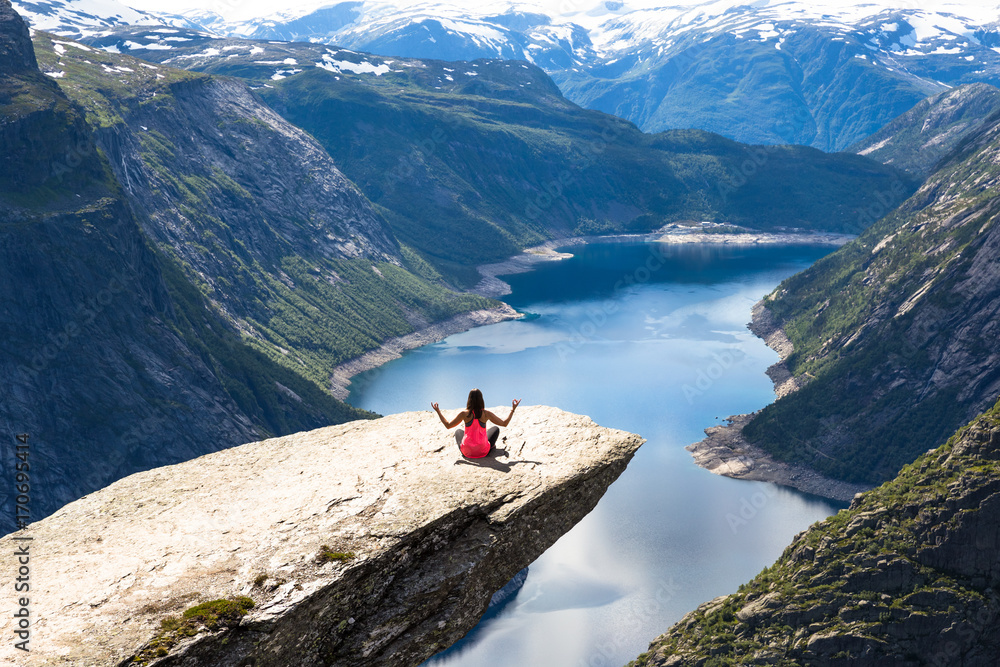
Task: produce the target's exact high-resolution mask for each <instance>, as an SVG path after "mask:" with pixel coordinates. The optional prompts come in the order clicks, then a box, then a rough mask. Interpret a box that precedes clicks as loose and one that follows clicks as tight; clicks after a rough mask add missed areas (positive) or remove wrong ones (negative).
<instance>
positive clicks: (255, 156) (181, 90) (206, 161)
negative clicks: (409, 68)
mask: <svg viewBox="0 0 1000 667" xmlns="http://www.w3.org/2000/svg"><path fill="white" fill-rule="evenodd" d="M157 34H161V33H157ZM168 34H169V33H168ZM35 43H36V47H37V49H38V53H39V59H40V61H41V63H42V67H43V69H45V70H46V71H47V72H48V73H50V74H51V75H52V76H58V81H59V82H60V85H61V86H62V87H63V88H64V89H65V90H66V92H67V94H68V95H70V96H71V97H72V98H73V99H74V100H76V101H77V102H78V103H79V104H81V105H82V106H83V107H84V108H86V109H87V113H88V118H89V120H90V121H91V123H92V124H93V125H94V126H95V127H96V128H97V132H96V138H97V142H98V144H99V146H100V147H101V148H102V150H103V151H104V152H105V153H106V154H107V156H108V158H109V159H110V161H111V165H112V169H113V170H114V173H115V175H116V176H117V177H118V179H119V181H120V182H121V183H122V184H123V186H124V189H125V192H126V195H127V196H128V198H129V200H130V201H131V202H132V205H133V208H134V209H135V210H136V212H137V213H138V216H139V221H140V223H141V224H142V226H143V229H144V230H145V232H146V234H147V235H148V236H149V238H150V239H151V240H152V241H153V242H154V243H155V244H156V246H157V247H158V248H159V249H160V250H161V251H162V252H164V253H166V254H168V255H169V256H171V257H173V258H175V259H177V260H178V262H179V263H180V265H181V266H182V267H183V268H184V271H185V275H186V277H187V279H188V280H190V281H191V282H193V283H195V284H197V285H198V286H199V288H200V289H201V291H202V292H203V293H204V294H205V295H206V297H207V298H208V299H209V300H210V301H211V302H212V303H213V304H214V305H215V306H216V307H217V308H218V309H219V310H220V311H221V312H222V313H223V314H224V315H225V316H226V318H227V319H229V320H230V322H231V323H232V325H233V326H234V327H235V328H236V329H237V330H239V331H240V332H241V333H242V334H243V335H244V336H245V337H246V339H247V341H248V343H249V344H250V345H251V346H253V347H254V348H256V349H258V350H260V351H261V352H263V353H264V354H266V355H267V356H269V357H270V358H272V359H273V360H275V361H277V362H278V363H280V364H283V365H286V366H288V367H289V368H291V369H293V370H295V371H296V372H298V373H301V374H303V375H305V376H306V377H308V378H310V379H312V380H313V381H314V382H315V383H316V384H317V385H318V386H321V387H326V386H328V381H329V378H330V374H331V372H332V369H333V367H334V366H336V365H337V364H338V363H341V362H343V361H347V360H349V359H353V358H355V357H357V356H360V355H361V354H363V353H364V352H366V351H367V350H370V349H372V348H374V347H377V346H378V345H379V344H380V343H381V342H382V341H383V340H386V339H388V338H392V337H395V336H400V335H404V334H407V333H410V332H412V331H413V330H414V329H415V328H417V327H420V326H424V325H426V324H427V323H429V322H434V321H438V320H441V319H444V318H447V317H449V316H451V315H454V314H456V313H459V312H465V311H467V310H473V309H476V308H481V307H490V306H495V305H496V304H495V303H493V302H490V301H488V300H486V299H482V298H480V297H475V296H459V295H455V294H453V293H452V292H449V291H448V290H446V289H444V288H443V287H441V286H439V285H437V284H435V283H432V282H430V281H429V280H426V279H424V278H421V277H419V276H417V275H415V274H414V273H412V272H411V271H408V270H407V269H406V268H405V267H404V265H405V264H407V261H406V259H405V257H404V256H405V255H407V254H411V255H412V253H409V252H408V251H407V250H405V249H401V248H400V247H399V245H398V243H397V242H396V239H395V238H394V237H393V234H392V232H391V231H390V230H389V228H388V227H387V226H386V223H385V221H384V220H383V219H382V217H381V216H380V215H379V214H378V213H376V212H375V211H374V210H373V209H372V207H371V204H370V203H369V202H368V201H367V200H366V199H365V198H364V197H363V196H362V195H361V193H360V192H358V190H357V188H355V186H354V185H353V184H352V183H350V182H349V181H348V180H347V179H346V178H345V177H344V176H343V174H341V172H340V171H339V169H338V168H337V165H336V164H335V163H334V161H333V160H332V159H331V158H330V156H329V155H328V154H327V153H326V151H325V150H324V149H323V148H322V147H320V146H319V145H318V144H317V143H316V142H315V141H314V140H313V139H312V138H311V137H310V136H309V135H307V134H306V133H305V132H303V131H302V130H300V129H298V128H296V127H294V126H292V125H290V124H289V123H288V122H286V121H285V120H284V119H282V118H281V117H280V116H278V115H277V114H276V113H274V112H273V111H272V110H271V109H269V108H268V107H267V106H265V105H264V104H262V103H261V102H260V100H259V99H258V98H257V97H256V96H255V95H254V94H253V93H252V92H251V91H250V90H249V89H248V88H247V87H246V85H244V84H243V83H241V82H239V81H236V80H233V79H225V78H217V77H211V76H206V75H202V74H192V73H189V72H186V71H183V70H177V69H174V68H169V67H162V66H156V65H151V64H149V63H143V62H141V61H138V60H136V59H135V58H131V57H129V56H125V55H118V54H112V53H107V52H105V51H101V50H96V49H93V48H91V47H87V46H84V45H82V44H76V43H72V42H65V41H61V40H53V39H51V38H50V37H49V36H47V35H46V34H45V33H41V32H39V33H37V34H36V36H35ZM416 266H417V267H418V270H421V269H420V266H419V263H417V264H416ZM425 273H427V275H428V276H429V277H431V278H432V279H433V278H434V275H433V273H432V272H431V273H428V272H426V271H425Z"/></svg>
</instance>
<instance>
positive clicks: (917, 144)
mask: <svg viewBox="0 0 1000 667" xmlns="http://www.w3.org/2000/svg"><path fill="white" fill-rule="evenodd" d="M997 111H1000V89H997V88H995V87H994V86H990V85H988V84H984V83H973V84H968V85H965V86H959V87H957V88H953V89H951V90H948V91H945V92H943V93H940V94H938V95H934V96H933V97H930V98H928V99H926V100H924V101H922V102H920V103H919V104H917V105H916V106H915V107H914V108H913V109H911V110H910V111H907V112H906V113H905V114H903V115H902V116H900V117H899V118H896V119H895V120H893V121H892V122H891V123H889V124H888V125H886V126H885V127H884V128H882V129H881V130H879V131H878V132H876V133H875V134H873V135H872V136H870V137H867V138H866V139H863V140H862V141H859V142H858V143H856V144H854V145H852V146H850V147H849V148H848V149H847V150H849V151H851V152H852V153H858V154H860V155H867V156H868V157H871V158H874V159H876V160H878V161H879V162H882V163H884V164H891V165H893V166H894V167H898V168H900V169H904V170H906V171H909V172H911V173H913V174H917V175H919V176H924V177H926V176H929V175H930V173H931V172H932V171H933V169H934V167H935V165H936V164H937V163H938V161H940V160H941V159H942V158H943V157H945V156H946V155H948V154H949V153H951V152H952V151H953V150H954V149H955V148H956V147H957V146H958V145H959V144H960V143H962V141H963V140H964V139H965V138H966V137H967V136H969V135H970V134H974V133H975V132H977V131H979V130H981V129H982V127H983V125H984V124H985V123H986V121H987V120H988V119H989V118H990V117H991V116H992V115H994V114H995V113H996V112H997Z"/></svg>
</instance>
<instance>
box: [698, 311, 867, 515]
mask: <svg viewBox="0 0 1000 667" xmlns="http://www.w3.org/2000/svg"><path fill="white" fill-rule="evenodd" d="M749 328H750V331H752V332H753V333H754V334H755V335H756V336H758V337H760V338H762V339H764V342H765V343H767V346H768V347H770V348H771V349H772V350H774V351H775V352H777V353H778V355H779V356H780V357H781V359H780V360H779V361H778V363H776V364H774V365H773V366H771V367H770V368H768V369H767V375H768V377H769V378H771V381H772V382H774V391H775V394H777V397H778V398H781V397H782V396H786V395H788V394H790V393H792V392H793V391H796V390H798V389H799V388H800V387H802V386H804V385H805V384H806V382H807V381H808V379H805V378H801V377H799V378H797V377H794V376H793V375H792V373H791V372H790V371H789V370H788V368H787V367H786V366H785V359H787V358H788V356H789V355H790V354H791V353H792V349H793V345H792V342H791V341H790V340H789V339H788V336H786V335H785V332H784V331H782V330H781V327H780V326H778V323H777V322H776V321H775V319H774V316H773V315H772V314H771V312H770V311H769V310H768V309H767V308H766V307H765V306H764V302H763V301H759V302H757V304H756V305H754V307H753V319H752V321H751V322H750V324H749ZM754 414H756V413H752V414H748V415H734V416H732V417H729V418H728V419H727V420H726V422H727V423H726V425H724V426H713V427H711V428H707V429H705V435H706V436H707V437H706V438H705V439H704V440H701V441H699V442H696V443H694V444H691V445H688V446H687V448H686V449H687V450H688V451H689V452H691V456H693V457H694V462H695V463H696V464H698V465H699V466H701V467H702V468H705V469H706V470H709V471H711V472H714V473H715V474H717V475H725V476H726V477H734V478H736V479H749V480H755V481H760V482H774V483H776V484H781V485H783V486H790V487H792V488H795V489H798V490H799V491H804V492H805V493H812V494H815V495H817V496H823V497H824V498H832V499H834V500H839V501H843V502H848V501H850V500H851V499H852V498H854V496H855V494H858V493H861V492H862V491H867V490H868V489H870V488H872V487H871V486H870V485H865V484H852V483H849V482H842V481H840V480H836V479H831V478H829V477H825V476H823V475H821V474H820V473H818V472H816V471H815V470H813V469H812V468H810V467H808V466H805V465H802V464H792V463H786V462H784V461H779V460H777V459H775V458H773V457H772V456H771V455H770V454H768V453H767V452H765V451H764V450H762V449H760V448H759V447H756V446H755V445H752V444H750V443H749V442H747V440H746V438H744V437H743V427H744V426H746V424H747V423H749V421H750V420H751V419H752V418H753V416H754Z"/></svg>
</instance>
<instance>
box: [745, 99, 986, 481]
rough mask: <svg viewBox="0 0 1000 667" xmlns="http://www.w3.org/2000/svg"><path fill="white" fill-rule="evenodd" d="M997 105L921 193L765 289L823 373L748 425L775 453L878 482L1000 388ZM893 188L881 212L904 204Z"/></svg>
mask: <svg viewBox="0 0 1000 667" xmlns="http://www.w3.org/2000/svg"><path fill="white" fill-rule="evenodd" d="M998 160H1000V114H994V115H993V116H991V117H990V118H987V119H986V120H985V121H983V123H982V127H981V128H980V129H979V130H978V131H975V132H972V133H970V134H968V136H967V137H966V138H965V140H964V141H963V142H961V144H960V145H959V146H958V147H957V148H956V150H955V151H954V152H953V153H952V154H951V156H950V157H949V158H948V159H946V160H944V161H943V162H942V163H941V164H940V165H939V167H938V169H937V171H935V173H934V174H933V175H932V176H931V177H930V178H928V180H927V181H926V182H925V183H924V185H923V186H922V187H921V188H920V190H918V192H917V193H916V194H915V195H913V196H912V197H911V198H909V199H907V200H906V201H904V202H900V204H901V205H900V206H899V208H898V209H896V210H895V211H893V212H892V213H891V214H890V215H887V216H885V217H884V218H882V219H881V220H880V221H879V222H878V223H877V224H875V225H874V226H873V227H871V228H870V229H869V230H868V231H867V232H865V233H864V234H863V235H862V236H861V237H859V238H858V239H857V240H856V241H854V242H852V243H850V244H848V245H846V246H844V247H843V248H841V249H840V250H838V251H837V252H835V253H833V254H831V255H829V256H827V257H825V258H823V259H822V260H820V261H819V262H817V263H816V264H815V265H813V266H812V267H810V268H809V269H807V270H806V271H803V272H802V273H799V274H797V275H795V276H793V277H791V278H789V279H788V280H786V281H785V282H783V283H782V284H781V285H780V286H779V287H778V288H777V289H776V290H775V291H774V292H773V293H772V294H770V295H768V296H767V297H766V298H765V300H764V306H765V307H766V309H767V310H768V311H770V313H771V314H772V315H773V316H774V320H775V323H776V324H777V325H778V326H779V327H780V328H781V329H783V330H784V332H785V334H786V335H787V336H788V338H789V339H790V340H791V342H792V343H793V344H794V351H793V352H792V353H791V355H790V356H789V357H788V358H787V360H786V361H785V365H786V367H787V368H788V370H789V371H790V372H791V373H792V374H793V375H794V376H796V377H812V378H813V379H811V380H810V381H809V382H808V383H807V384H806V385H805V386H803V387H802V388H801V389H799V390H798V391H796V392H794V393H792V394H790V395H788V396H785V397H783V398H780V399H778V400H777V401H775V403H773V404H772V405H770V406H768V407H766V408H765V409H763V410H762V411H761V412H759V413H758V414H757V415H756V416H755V417H754V418H753V420H752V421H751V422H750V423H748V424H747V425H746V426H745V427H744V428H743V435H744V436H746V438H747V439H748V440H749V441H750V442H751V443H752V444H754V445H757V446H759V447H761V448H763V449H765V450H767V451H768V452H770V453H771V454H773V455H775V456H776V457H778V458H780V459H783V460H787V461H790V462H795V463H804V464H806V465H809V466H812V467H814V468H816V469H817V470H819V471H820V472H822V473H824V474H826V475H828V476H832V477H835V478H838V479H842V480H845V481H851V482H859V483H871V484H877V483H881V482H883V481H885V480H887V479H891V478H892V477H893V476H894V475H895V474H896V472H897V471H898V470H899V469H900V467H902V466H903V465H904V464H906V463H909V462H911V461H912V460H913V459H914V458H916V456H917V455H919V454H920V453H922V452H924V451H926V450H927V449H928V448H929V447H932V446H934V445H935V443H938V442H940V441H941V440H943V439H944V438H946V437H947V436H948V434H950V433H952V432H954V430H955V429H957V428H958V427H959V426H961V425H962V424H964V423H967V422H968V421H969V420H970V419H971V418H972V417H973V416H975V415H976V414H978V413H980V412H982V411H983V410H984V409H986V408H987V407H989V405H991V404H992V402H993V401H994V400H995V399H996V396H997V395H998V394H1000V371H998V369H1000V331H998V326H1000V280H998V278H1000V271H998V268H997V267H998V266H1000V264H998V260H1000V224H998V220H1000V198H998V197H997V193H998V192H1000V175H998V173H997V169H996V164H997V161H998ZM894 199H895V196H894V195H893V193H892V192H891V191H887V192H886V193H885V197H884V200H885V201H884V204H880V205H879V206H878V207H876V208H875V209H873V210H872V214H873V215H876V214H877V215H881V214H882V213H885V212H887V211H889V210H891V209H892V208H893V207H894V206H896V202H895V201H894Z"/></svg>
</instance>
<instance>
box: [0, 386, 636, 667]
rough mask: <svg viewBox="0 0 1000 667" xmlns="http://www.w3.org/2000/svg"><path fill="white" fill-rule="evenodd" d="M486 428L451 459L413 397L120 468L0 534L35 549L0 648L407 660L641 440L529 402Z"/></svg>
mask: <svg viewBox="0 0 1000 667" xmlns="http://www.w3.org/2000/svg"><path fill="white" fill-rule="evenodd" d="M502 435H503V436H505V441H502V442H500V443H498V445H499V448H500V451H499V453H498V454H497V455H496V456H493V457H488V458H486V459H481V460H479V461H469V460H465V459H463V458H462V457H461V456H460V454H459V452H458V449H457V448H456V446H455V441H454V438H453V436H452V432H449V431H446V430H445V429H444V428H443V427H442V426H441V424H440V422H439V421H438V419H437V417H436V416H435V415H434V414H433V413H432V412H430V411H426V412H411V413H403V414H398V415H393V416H389V417H384V418H382V419H377V420H373V421H354V422H349V423H347V424H341V425H337V426H330V427H327V428H323V429H318V430H315V431H310V432H305V433H298V434H294V435H290V436H285V437H282V438H274V439H271V440H265V441H262V442H255V443H250V444H247V445H243V446H240V447H234V448H232V449H228V450H224V451H221V452H217V453H214V454H209V455H206V456H202V457H200V458H198V459H194V460H192V461H188V462H185V463H181V464H178V465H174V466H169V467H165V468H158V469H155V470H150V471H147V472H142V473H137V474H135V475H131V476H129V477H126V478H124V479H122V480H119V481H118V482H115V483H114V484H112V485H111V486H109V487H107V488H105V489H102V490H101V491H98V492H96V493H92V494H90V495H88V496H86V497H84V498H81V499H80V500H77V501H75V502H73V503H71V504H69V505H67V506H65V507H64V508H62V509H61V510H59V511H58V512H56V513H55V514H53V515H52V516H50V517H48V518H46V519H44V520H42V521H39V522H37V523H34V524H31V525H30V526H29V527H28V528H27V529H25V530H22V531H19V532H17V533H14V534H12V535H8V536H6V537H4V538H3V539H2V540H0V568H2V571H3V572H16V571H17V568H18V565H17V557H16V556H15V551H16V550H17V548H18V547H20V546H22V545H25V544H27V545H29V547H30V552H31V554H32V557H31V564H30V568H31V573H30V582H31V589H30V592H29V593H25V594H24V595H25V596H30V605H29V607H28V608H29V611H30V614H31V616H30V619H31V625H30V629H31V644H30V649H31V651H30V653H26V652H23V651H18V650H16V649H14V647H13V646H12V642H4V644H3V646H2V648H0V662H3V663H4V664H18V665H23V666H24V667H34V666H38V665H56V664H58V665H81V666H82V665H87V667H94V666H98V665H108V666H110V665H124V664H129V665H133V664H146V665H180V664H184V665H211V666H213V667H225V666H227V665H255V666H256V667H265V666H267V665H275V666H284V665H288V664H293V663H294V664H296V665H302V666H308V665H328V664H338V665H414V664H418V663H420V662H421V661H423V660H424V659H426V658H427V657H429V656H431V655H433V654H434V653H436V652H438V651H440V650H441V649H443V648H445V647H447V646H449V645H450V644H451V643H453V642H454V641H456V640H457V639H459V638H460V637H461V636H462V635H464V634H465V633H466V632H467V631H468V630H469V629H470V628H472V627H473V626H474V625H475V624H476V623H477V622H478V620H479V617H480V616H481V615H482V613H483V612H484V611H485V610H486V607H487V605H488V604H489V600H490V597H491V596H492V594H493V593H494V592H495V591H497V590H498V589H500V588H501V587H502V586H503V585H504V584H505V583H506V582H507V581H508V580H509V579H510V578H511V577H512V576H514V575H515V574H516V573H517V572H518V571H519V570H521V569H522V568H524V567H525V566H526V565H528V564H529V563H530V562H531V561H533V560H534V559H535V558H536V557H538V556H539V555H540V554H541V553H542V552H543V551H544V550H545V549H546V548H548V547H549V546H550V545H551V544H552V543H553V542H555V540H556V539H557V538H558V537H559V536H561V535H562V534H564V533H565V532H566V531H568V530H569V529H570V528H571V527H572V526H573V525H574V524H575V523H576V522H577V521H579V520H580V519H581V518H582V517H583V516H584V515H585V514H586V513H587V512H589V511H590V510H591V509H592V508H593V507H594V505H595V504H596V503H597V501H598V500H599V499H600V498H601V496H602V495H603V494H604V491H605V490H606V489H607V487H608V486H609V485H610V484H611V483H612V482H613V481H614V480H615V479H616V478H617V477H618V476H619V475H620V474H621V473H622V472H623V471H624V469H625V467H626V465H627V464H628V462H629V460H630V459H631V458H632V456H633V454H634V453H635V451H636V449H637V448H638V447H639V446H640V444H642V442H643V440H642V439H641V438H640V437H639V436H637V435H633V434H630V433H626V432H623V431H616V430H611V429H607V428H602V427H599V426H597V425H596V424H594V423H593V422H592V421H591V420H590V419H589V418H587V417H583V416H578V415H573V414H569V413H566V412H563V411H561V410H558V409H555V408H549V407H544V406H533V407H526V408H522V409H520V410H518V411H517V414H516V415H515V418H514V420H513V422H512V424H511V426H510V427H509V428H506V429H503V433H502ZM26 537H30V538H31V539H30V541H26V540H24V539H23V538H26ZM18 538H22V539H21V540H20V541H19V539H18ZM220 600H227V601H228V602H215V603H214V604H205V603H212V602H213V601H220ZM15 622H16V619H15V618H14V614H13V613H4V614H3V621H2V622H0V633H2V634H3V636H5V637H11V636H14V631H15V629H16V627H15ZM11 660H13V663H11V662H10V661H11Z"/></svg>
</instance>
